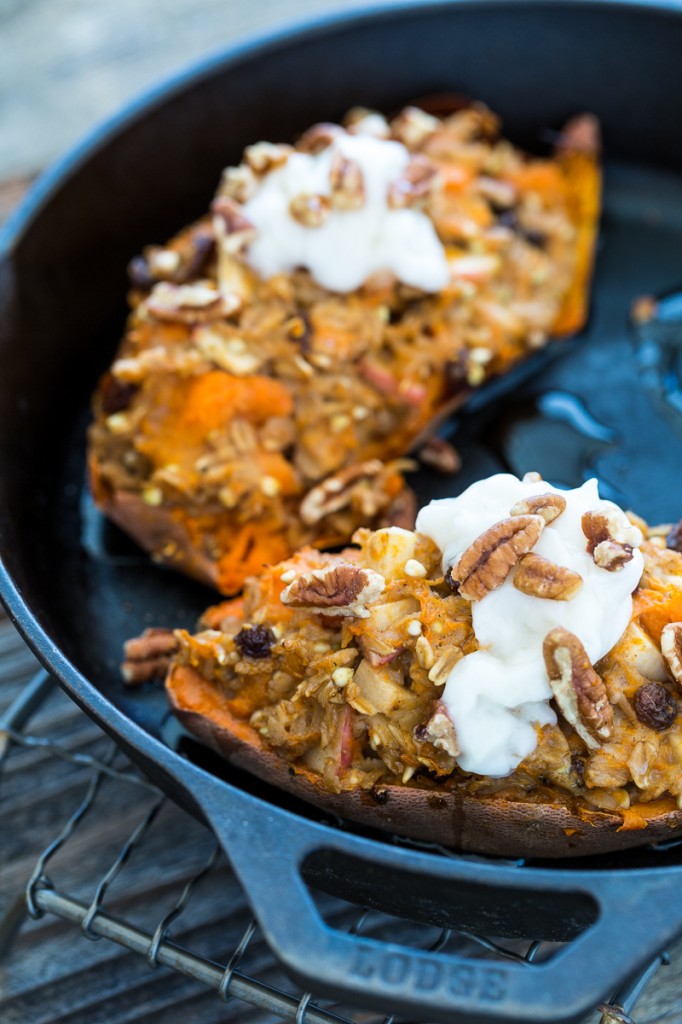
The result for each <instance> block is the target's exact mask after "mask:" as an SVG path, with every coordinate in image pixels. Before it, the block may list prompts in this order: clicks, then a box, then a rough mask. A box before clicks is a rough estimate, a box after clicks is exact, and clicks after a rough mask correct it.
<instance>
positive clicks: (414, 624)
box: [407, 619, 422, 636]
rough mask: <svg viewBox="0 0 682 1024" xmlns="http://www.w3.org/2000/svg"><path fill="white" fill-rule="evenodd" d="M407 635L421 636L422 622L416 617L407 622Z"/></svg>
mask: <svg viewBox="0 0 682 1024" xmlns="http://www.w3.org/2000/svg"><path fill="white" fill-rule="evenodd" d="M407 632H408V634H409V636H421V632H422V624H421V622H420V621H419V620H418V619H411V620H410V622H408V624H407Z"/></svg>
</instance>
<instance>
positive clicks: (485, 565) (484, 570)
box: [448, 515, 545, 601]
mask: <svg viewBox="0 0 682 1024" xmlns="http://www.w3.org/2000/svg"><path fill="white" fill-rule="evenodd" d="M544 525H545V521H544V519H543V518H542V517H541V516H534V515H532V516H513V517H511V518H510V519H503V520H502V521H501V522H499V523H495V525H494V526H491V527H490V529H488V530H486V531H485V533H482V534H481V536H480V537H478V538H477V539H476V540H475V541H474V542H473V544H471V545H470V546H469V547H468V548H467V549H466V551H465V552H464V553H463V554H462V555H460V557H459V559H458V560H457V562H456V564H455V565H453V566H452V567H451V570H450V581H451V582H448V586H450V588H451V589H454V587H455V586H456V589H457V590H458V591H459V593H460V594H461V595H462V597H465V598H466V599H467V600H468V601H480V600H481V599H482V598H484V597H485V596H486V594H489V593H490V591H491V590H496V589H497V587H500V586H502V584H503V583H504V581H505V580H506V578H507V576H508V575H509V573H510V572H511V571H512V569H513V568H514V566H515V565H516V564H517V562H518V561H519V559H520V558H521V557H522V556H523V555H525V554H527V553H528V552H529V551H530V550H531V548H532V547H533V546H534V545H535V544H536V543H537V541H538V538H539V536H540V534H541V533H542V530H543V527H544Z"/></svg>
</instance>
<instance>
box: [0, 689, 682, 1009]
mask: <svg viewBox="0 0 682 1024" xmlns="http://www.w3.org/2000/svg"><path fill="white" fill-rule="evenodd" d="M52 686H53V680H52V679H51V677H50V676H49V675H48V674H47V673H46V672H42V671H41V672H39V673H38V674H37V675H36V676H35V677H34V678H33V679H31V680H30V682H29V683H28V684H27V685H26V686H25V688H24V689H23V690H22V691H21V693H20V695H19V696H18V697H17V699H16V700H15V701H14V702H13V704H12V705H11V706H10V707H9V709H8V710H7V712H6V713H5V715H4V716H3V717H2V719H1V720H0V771H1V770H2V767H3V765H4V763H5V761H6V760H7V759H8V758H9V757H10V756H11V753H12V751H13V750H14V749H18V748H24V749H26V748H41V749H42V750H43V751H47V752H48V753H49V754H50V755H52V756H54V757H56V758H61V759H64V760H66V761H69V762H71V763H73V764H77V765H79V766H81V767H86V768H87V769H88V770H89V773H90V780H89V783H88V786H87V791H86V793H85V796H84V797H83V799H82V801H81V803H80V805H79V806H78V807H77V808H76V810H75V811H74V812H73V813H72V815H71V816H70V817H69V819H68V820H67V821H66V823H65V824H64V826H63V827H62V829H61V830H60V832H59V833H58V835H57V836H56V837H55V838H54V839H53V840H52V842H50V843H49V845H48V846H47V847H46V848H45V850H44V851H43V852H42V854H41V855H40V857H39V858H38V861H37V863H36V865H35V868H34V870H33V872H32V874H31V877H30V879H29V882H28V885H27V887H26V892H25V897H23V898H21V899H20V900H17V901H15V904H14V905H13V907H11V908H10V911H9V912H8V913H7V914H6V915H5V918H4V919H2V920H0V958H1V957H2V955H3V953H5V952H7V950H8V949H9V946H10V945H11V942H12V938H13V936H14V934H16V932H17V931H18V928H19V927H20V925H21V920H22V918H23V917H24V915H25V913H26V912H28V914H29V915H30V916H31V917H33V918H38V917H41V916H43V915H44V914H46V913H49V914H54V915H56V916H57V917H60V918H62V919H64V920H66V921H70V922H73V923H74V924H76V925H78V927H79V929H80V931H81V933H82V934H83V935H84V936H85V937H87V938H88V939H91V940H97V939H101V938H105V939H108V940H110V941H111V942H114V943H117V944H118V945H120V946H123V947H125V948H126V949H128V950H130V951H132V952H134V953H137V954H139V955H140V956H143V957H144V958H145V959H146V960H147V962H148V964H149V965H150V967H157V966H159V965H163V966H165V967H169V968H171V969H172V970H175V971H178V972H179V973H181V974H184V975H187V976H189V977H191V978H194V979H196V980H198V981H200V982H201V983H203V984H204V985H206V986H208V987H209V988H211V989H214V990H215V992H216V993H217V996H218V998H219V999H221V1000H223V1001H228V1000H231V999H239V1000H242V1001H243V1002H244V1003H246V1004H250V1005H251V1006H252V1007H254V1008H257V1009H260V1010H264V1011H266V1012H268V1013H269V1014H272V1015H273V1017H274V1018H276V1019H279V1020H285V1021H292V1022H295V1024H358V1022H359V1021H362V1024H394V1018H393V1017H391V1016H383V1015H378V1014H376V1013H373V1012H371V1011H362V1010H357V1009H352V1008H348V1007H344V1008H342V1009H343V1011H344V1013H345V1014H346V1015H341V1014H340V1013H339V1012H335V1011H338V1010H339V1007H337V1006H333V1007H332V1008H325V1007H324V1006H322V1002H323V1000H322V999H321V998H319V997H316V996H315V994H314V993H312V992H304V993H302V994H301V995H300V996H297V995H292V994H290V993H288V992H286V991H284V990H282V989H280V988H276V987H273V986H272V985H269V984H267V983H265V982H264V981H262V980H259V979H258V978H257V977H255V976H251V975H250V974H247V973H246V971H245V969H244V960H245V957H246V955H247V951H248V949H249V947H250V946H251V944H252V942H253V940H254V938H255V937H256V936H257V933H258V931H259V929H258V925H257V923H256V922H255V921H254V920H251V921H250V922H249V923H248V925H247V927H246V928H245V930H244V932H243V934H242V936H241V938H240V940H239V941H238V943H237V945H236V947H235V948H234V951H233V953H232V955H231V956H230V957H229V958H228V959H227V962H226V963H217V962H215V961H213V960H210V959H207V958H206V957H204V956H201V955H198V954H196V953H193V952H192V951H191V950H189V949H186V948H184V947H183V946H181V945H179V944H177V943H176V942H174V941H173V940H172V939H171V937H170V931H171V928H172V926H173V925H174V924H176V923H177V921H178V919H179V918H180V916H181V915H182V914H183V912H184V911H185V910H186V908H187V906H188V904H189V903H190V900H191V898H192V895H193V893H194V891H195V889H196V887H197V886H198V885H199V884H200V883H202V882H203V881H204V880H205V879H206V878H207V877H208V876H210V874H211V872H212V871H213V870H214V868H215V867H216V864H217V863H218V861H219V859H220V857H221V850H220V847H219V846H218V845H217V844H215V845H214V846H213V848H212V850H211V852H210V855H209V856H208V858H207V859H206V860H205V863H204V864H203V866H202V867H201V868H200V869H199V870H198V871H197V872H196V874H195V875H194V876H193V877H192V878H191V879H190V880H189V881H188V882H187V883H186V884H185V885H184V887H183V888H182V891H181V892H180V893H179V895H178V896H177V898H176V900H175V902H174V903H173V905H172V907H171V908H170V909H169V910H168V912H167V913H166V914H165V915H164V916H163V918H162V919H161V920H160V921H159V922H158V924H157V925H156V928H155V929H154V930H153V931H146V930H144V929H143V928H140V927H138V926H136V925H134V924H132V923H131V922H129V921H125V920H122V919H120V918H118V917H116V916H114V915H112V914H110V913H109V912H107V910H106V909H105V898H106V896H107V892H108V890H109V889H110V887H111V885H112V883H113V882H114V881H115V879H117V878H118V876H119V875H120V874H121V872H122V871H123V870H124V868H125V866H126V863H127V862H128V860H129V858H130V857H131V855H132V854H133V852H134V851H140V849H141V848H142V847H143V846H144V842H145V839H146V838H147V837H148V835H149V832H150V830H151V829H152V827H153V825H154V822H155V820H156V819H157V818H158V815H159V812H160V810H161V808H162V807H163V805H164V803H165V802H166V799H167V798H166V797H165V796H164V795H163V794H162V793H161V792H160V791H159V790H158V789H157V788H156V787H155V786H154V785H152V783H150V782H148V781H147V780H146V779H145V778H143V777H142V776H141V775H139V774H138V773H137V771H136V770H135V769H134V768H133V766H132V765H131V763H130V762H129V761H128V760H127V759H125V758H124V757H123V755H121V754H120V752H119V751H118V750H117V748H116V746H115V744H113V743H112V744H111V746H110V748H109V749H108V751H107V753H106V754H105V756H103V757H100V758H98V757H94V756H92V755H90V754H84V753H80V752H78V751H76V752H73V751H70V750H68V749H66V748H65V747H63V746H62V745H60V744H59V743H55V742H53V741H52V740H50V739H47V738H44V737H38V736H33V735H31V734H29V733H27V732H25V731H24V728H23V727H24V726H25V725H26V724H27V723H28V721H29V720H30V718H31V716H32V715H33V714H34V712H35V711H36V710H37V709H38V708H39V707H40V705H41V703H42V702H43V700H44V699H45V698H46V696H47V695H48V693H49V692H50V690H51V688H52ZM105 782H108V783H109V784H111V783H115V784H116V785H126V786H127V785H132V786H136V787H143V788H144V789H145V790H147V791H148V792H149V794H150V798H151V800H152V802H151V804H150V806H149V809H148V810H147V811H146V813H145V814H144V815H143V817H142V819H141V820H140V821H139V823H138V824H137V825H136V826H135V828H134V829H133V830H132V831H131V833H130V835H129V836H128V838H127V840H126V841H125V842H124V844H123V846H122V847H121V849H120V851H119V853H118V855H117V856H116V857H115V859H114V860H113V862H112V863H111V866H110V867H109V868H108V870H107V871H106V872H105V874H104V875H103V876H102V877H101V879H100V881H99V882H98V884H97V885H96V887H95V891H94V895H93V897H92V899H91V900H90V902H89V903H84V902H82V901H80V900H78V899H76V898H74V897H73V896H70V895H68V894H66V893H62V892H60V891H59V890H58V889H57V888H55V886H54V884H53V882H52V880H51V878H50V876H49V875H48V873H47V872H48V867H49V865H50V864H51V862H52V860H53V858H54V857H55V855H56V854H57V853H58V852H59V851H60V850H62V849H63V848H64V846H65V845H66V844H67V843H68V841H69V839H70V838H71V837H72V836H73V834H74V833H75V832H76V830H77V829H78V827H79V825H80V824H81V822H82V821H83V819H84V818H85V816H86V815H88V814H89V813H92V811H93V808H95V806H96V804H97V800H98V797H99V796H100V794H101V791H102V788H103V785H104V783H105ZM335 902H336V903H337V904H338V903H342V901H335ZM342 918H343V921H344V924H345V927H346V928H347V930H348V931H349V932H351V933H352V934H361V933H362V934H366V935H367V934H371V935H372V937H373V938H378V939H381V938H382V937H383V938H385V939H389V938H390V939H391V940H393V941H395V939H396V924H398V927H399V928H400V929H401V932H402V934H401V935H400V940H401V941H409V942H410V943H411V944H412V945H413V946H414V947H415V948H422V949H428V950H430V951H432V952H439V951H443V950H445V949H448V950H450V951H457V952H460V953H466V954H468V955H479V956H484V957H486V958H490V957H495V958H498V959H499V958H503V959H512V960H515V961H517V962H521V963H523V964H525V965H526V966H528V967H529V968H530V969H532V968H533V966H534V965H535V964H536V963H538V962H540V961H541V960H543V959H547V956H549V955H551V952H552V949H553V944H551V943H546V942H540V941H533V942H530V943H528V942H526V943H519V942H513V943H509V944H506V943H505V944H501V943H499V942H496V941H494V940H492V939H490V938H487V937H485V936H482V935H475V934H471V933H463V932H455V931H452V930H450V929H445V930H437V929H433V928H431V929H429V928H427V927H423V926H416V925H412V924H408V923H406V922H396V920H395V919H393V918H389V917H388V916H387V915H385V914H380V913H378V912H376V911H368V910H358V908H357V907H354V906H352V905H350V904H347V905H345V912H344V913H343V914H342ZM337 924H338V922H335V925H337ZM668 962H669V958H668V956H667V954H666V953H664V952H663V953H661V954H660V955H659V956H658V957H656V959H655V960H654V961H653V962H652V963H650V964H649V965H648V966H647V967H646V969H645V970H644V971H643V972H641V973H640V975H639V976H638V977H636V978H634V979H633V980H631V981H630V982H629V983H628V984H627V985H625V986H623V987H622V988H621V989H619V991H618V992H616V993H615V994H614V995H613V997H612V999H611V1001H610V1002H609V1003H608V1004H604V1005H602V1006H600V1007H598V1008H597V1009H598V1011H601V1019H600V1024H633V1021H632V1018H631V1017H630V1012H631V1011H632V1009H633V1008H634V1006H635V1004H636V1002H637V1000H638V999H639V998H640V996H641V995H642V993H643V992H644V990H645V989H646V987H647V986H648V984H649V983H650V982H651V980H652V978H653V977H654V975H655V973H656V971H657V970H658V968H659V967H660V965H661V964H662V963H668ZM396 1024H397V1022H396Z"/></svg>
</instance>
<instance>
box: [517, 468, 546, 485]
mask: <svg viewBox="0 0 682 1024" xmlns="http://www.w3.org/2000/svg"><path fill="white" fill-rule="evenodd" d="M521 480H522V482H523V483H524V484H539V483H540V481H541V480H542V477H541V475H540V474H539V473H537V472H536V471H535V470H534V469H531V470H529V472H528V473H524V474H523V476H522V477H521Z"/></svg>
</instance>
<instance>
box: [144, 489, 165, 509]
mask: <svg viewBox="0 0 682 1024" xmlns="http://www.w3.org/2000/svg"><path fill="white" fill-rule="evenodd" d="M142 500H143V502H144V503H145V505H149V506H150V507H152V508H158V506H159V505H163V491H162V490H161V488H160V487H145V489H144V490H143V491H142Z"/></svg>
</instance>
